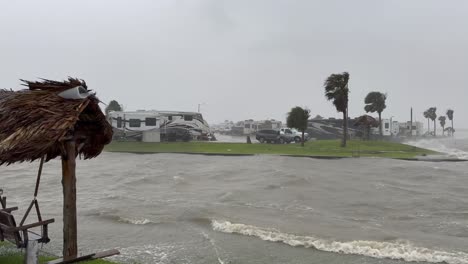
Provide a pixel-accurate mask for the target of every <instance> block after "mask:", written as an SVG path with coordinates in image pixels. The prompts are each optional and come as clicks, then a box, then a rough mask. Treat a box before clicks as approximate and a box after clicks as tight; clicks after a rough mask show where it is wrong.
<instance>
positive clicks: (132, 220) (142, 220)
mask: <svg viewBox="0 0 468 264" xmlns="http://www.w3.org/2000/svg"><path fill="white" fill-rule="evenodd" d="M119 222H122V223H127V224H132V225H147V224H152V223H153V222H152V221H151V220H148V219H146V218H125V217H119Z"/></svg>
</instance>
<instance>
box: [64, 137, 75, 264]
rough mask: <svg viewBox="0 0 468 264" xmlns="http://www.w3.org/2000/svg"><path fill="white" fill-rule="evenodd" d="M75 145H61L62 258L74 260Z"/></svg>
mask: <svg viewBox="0 0 468 264" xmlns="http://www.w3.org/2000/svg"><path fill="white" fill-rule="evenodd" d="M75 145H76V143H75V141H74V140H67V141H65V142H64V143H63V146H64V149H65V155H62V187H63V258H64V259H65V260H68V259H74V258H76V256H77V255H78V241H77V220H76V174H75V171H76V153H75V150H76V146H75Z"/></svg>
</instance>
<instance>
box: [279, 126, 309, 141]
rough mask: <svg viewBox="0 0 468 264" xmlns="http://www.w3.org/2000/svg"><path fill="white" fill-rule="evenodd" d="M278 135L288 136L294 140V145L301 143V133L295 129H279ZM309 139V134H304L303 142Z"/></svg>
mask: <svg viewBox="0 0 468 264" xmlns="http://www.w3.org/2000/svg"><path fill="white" fill-rule="evenodd" d="M280 134H281V135H290V136H291V137H293V138H294V141H295V142H296V143H299V142H301V139H302V132H300V131H298V130H297V129H295V128H288V127H284V128H281V129H280ZM308 139H309V133H307V132H304V141H307V140H308Z"/></svg>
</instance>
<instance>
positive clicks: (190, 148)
mask: <svg viewBox="0 0 468 264" xmlns="http://www.w3.org/2000/svg"><path fill="white" fill-rule="evenodd" d="M105 150H106V151H110V152H131V153H202V154H226V155H235V154H274V155H298V156H315V157H385V158H414V157H417V156H423V155H431V154H436V152H434V151H431V150H427V149H422V148H417V147H414V146H410V145H405V144H400V143H393V142H386V141H349V142H348V146H347V147H346V148H342V147H340V141H339V140H317V141H309V142H306V144H305V146H304V147H301V145H300V144H282V145H280V144H246V143H216V142H172V143H142V142H112V143H111V144H110V145H108V146H107V147H106V148H105Z"/></svg>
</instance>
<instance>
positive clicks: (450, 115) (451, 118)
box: [447, 109, 455, 137]
mask: <svg viewBox="0 0 468 264" xmlns="http://www.w3.org/2000/svg"><path fill="white" fill-rule="evenodd" d="M453 112H454V111H453V110H452V109H449V110H447V117H448V119H449V120H450V121H451V122H452V129H451V131H452V137H453V133H455V130H454V129H453Z"/></svg>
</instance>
